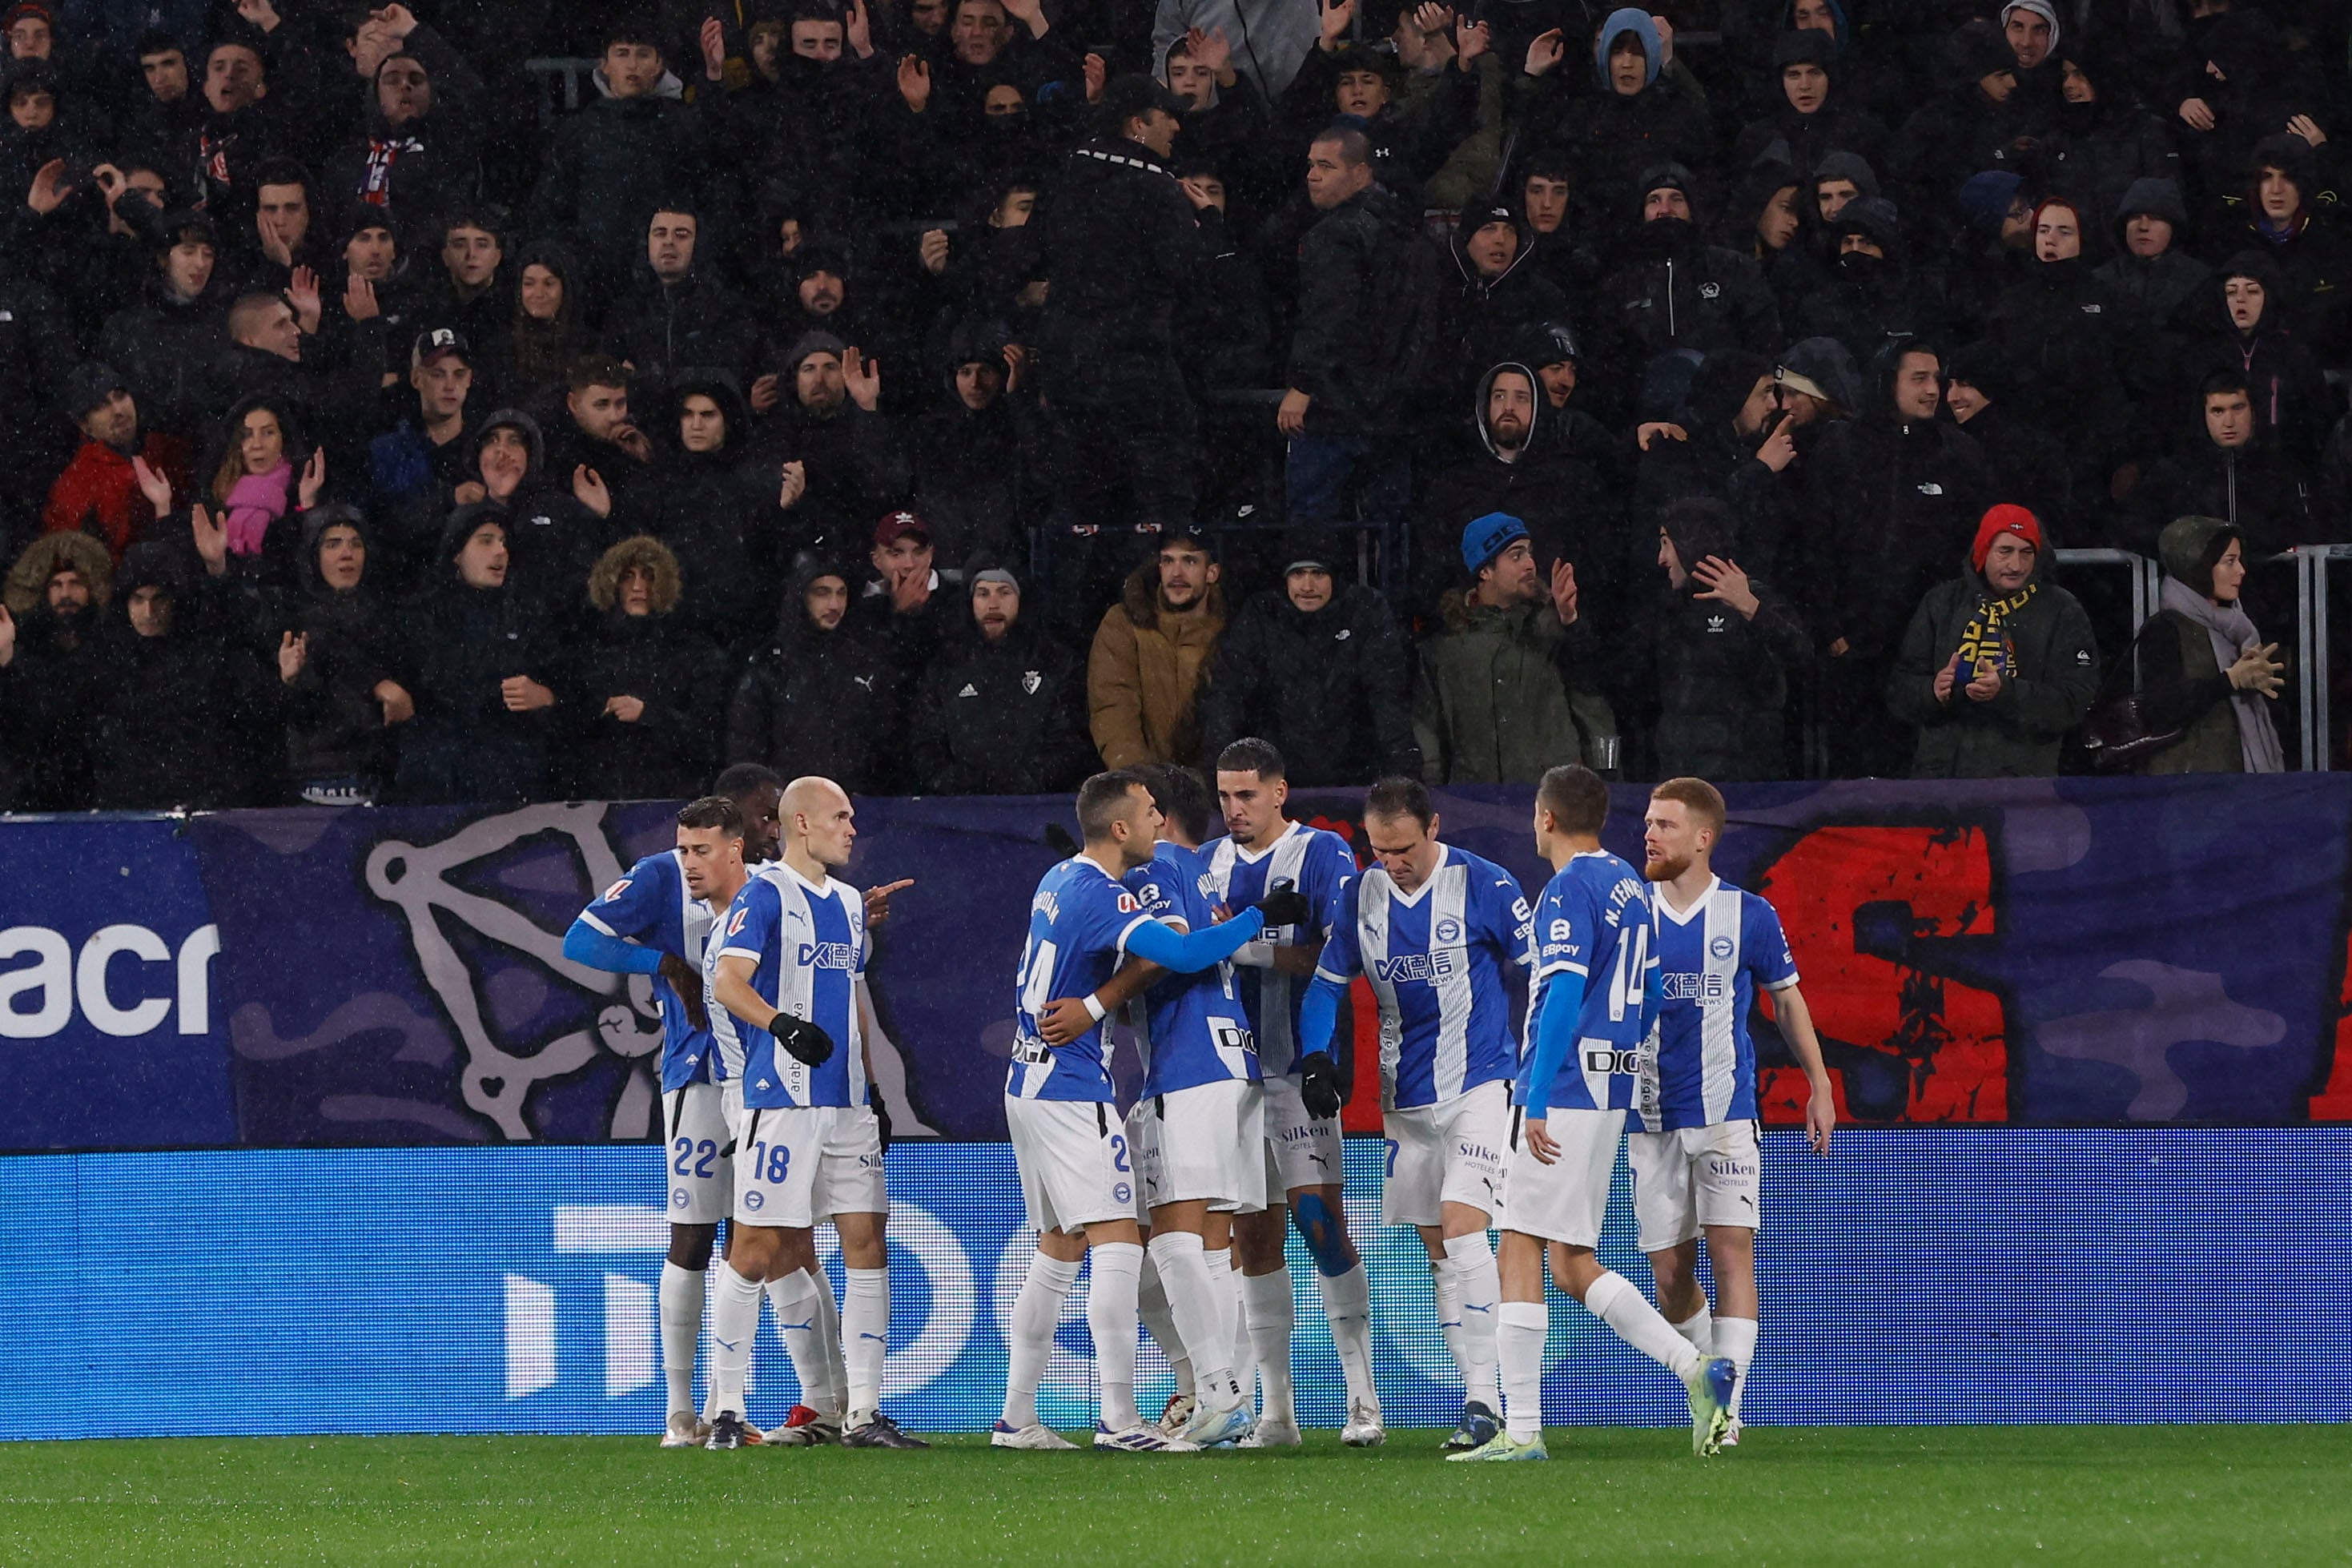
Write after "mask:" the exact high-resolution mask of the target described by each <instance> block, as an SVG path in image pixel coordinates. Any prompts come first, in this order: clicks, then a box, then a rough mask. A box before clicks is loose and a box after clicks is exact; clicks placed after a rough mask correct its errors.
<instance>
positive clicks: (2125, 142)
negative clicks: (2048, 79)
mask: <svg viewBox="0 0 2352 1568" xmlns="http://www.w3.org/2000/svg"><path fill="white" fill-rule="evenodd" d="M2051 58H2052V60H2053V62H2062V61H2063V63H2069V64H2072V65H2073V66H2074V68H2076V69H2077V70H2079V71H2081V72H2082V73H2083V76H2084V79H2086V80H2088V81H2089V82H2090V84H2091V87H2092V90H2093V91H2095V93H2097V94H2098V96H2097V97H2096V98H2095V99H2094V100H2092V101H2091V102H2089V103H2068V102H2065V101H2064V100H2063V99H2062V100H2060V101H2059V102H2058V104H2057V105H2056V110H2055V123H2054V125H2053V128H2052V130H2051V131H2050V132H2049V134H2048V136H2047V138H2046V139H2045V141H2044V142H2043V143H2042V146H2041V147H2040V148H2038V149H2037V156H2038V158H2039V160H2040V162H2041V164H2042V174H2043V182H2044V188H2046V189H2048V190H2050V191H2053V192H2055V193H2057V194H2058V195H2064V196H2071V197H2072V198H2074V200H2075V201H2076V202H2077V203H2079V204H2081V208H2080V210H2081V211H2082V213H2083V216H2084V221H2085V222H2090V223H2096V224H2098V225H2100V226H2102V227H2113V226H2115V225H2116V224H2117V223H2119V222H2121V221H2122V219H2123V218H2124V216H2126V213H2125V204H2126V202H2128V201H2129V200H2130V193H2131V191H2132V188H2133V187H2134V186H2135V185H2137V184H2139V183H2140V182H2141V181H2143V180H2168V181H2171V182H2172V183H2173V184H2174V185H2175V186H2176V188H2177V187H2178V185H2179V181H2180V179H2181V175H2182V172H2183V171H2182V168H2181V163H2180V153H2179V151H2178V150H2177V149H2176V148H2175V147H2174V145H2173V140H2172V132H2170V130H2168V128H2167V127H2166V124H2165V122H2164V121H2162V120H2159V119H2158V118H2157V117H2156V116H2155V115H2153V114H2150V113H2149V112H2148V111H2147V110H2146V109H2145V108H2143V107H2142V106H2141V104H2140V101H2139V96H2138V94H2137V93H2136V92H2134V91H2133V90H2132V86H2131V79H2130V78H2129V77H2127V76H2126V74H2125V72H2124V70H2123V68H2121V66H2120V65H2119V64H2116V63H2115V62H2113V61H2111V60H2110V59H2109V58H2107V56H2106V53H2105V51H2104V50H2102V49H2100V48H2098V47H2096V46H2095V45H2090V46H2085V45H2082V44H2077V43H2074V42H2069V43H2068V44H2067V45H2066V47H2064V49H2063V51H2061V50H2059V49H2055V48H2053V50H2052V51H2051ZM2021 90H2022V85H2021Z"/></svg>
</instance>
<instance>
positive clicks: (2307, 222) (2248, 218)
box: [2222, 133, 2352, 364]
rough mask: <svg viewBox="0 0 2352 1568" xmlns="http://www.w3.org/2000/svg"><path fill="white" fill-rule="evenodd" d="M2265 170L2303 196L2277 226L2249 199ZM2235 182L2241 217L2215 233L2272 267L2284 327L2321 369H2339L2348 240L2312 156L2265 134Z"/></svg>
mask: <svg viewBox="0 0 2352 1568" xmlns="http://www.w3.org/2000/svg"><path fill="white" fill-rule="evenodd" d="M2334 145H2335V143H2333V142H2330V143H2329V146H2330V147H2331V148H2332V147H2333V146H2334ZM2265 168H2273V169H2277V170H2279V171H2280V172H2282V173H2283V174H2285V175H2286V177H2287V178H2288V179H2289V180H2291V181H2293V182H2294V188H2295V190H2296V191H2297V192H2298V193H2299V194H2300V195H2301V196H2302V197H2303V201H2302V205H2300V207H2298V209H2297V210H2296V213H2295V216H2294V218H2293V219H2292V220H2290V222H2289V223H2288V224H2287V225H2286V226H2285V227H2284V228H2279V227H2274V226H2273V225H2272V224H2271V223H2270V221H2269V220H2268V218H2267V217H2266V216H2264V215H2263V210H2262V205H2261V203H2260V201H2259V200H2258V199H2257V198H2258V192H2257V190H2256V188H2255V186H2256V182H2257V179H2258V178H2259V176H2260V174H2261V173H2262V171H2263V169H2265ZM2242 178H2243V180H2244V188H2245V192H2246V195H2245V200H2244V202H2243V203H2242V209H2241V210H2242V214H2243V216H2242V217H2241V218H2240V219H2239V220H2238V222H2237V223H2236V224H2234V225H2232V226H2229V227H2225V228H2224V229H2223V230H2222V232H2224V233H2230V232H2235V233H2236V234H2237V236H2238V239H2237V241H2236V243H2237V244H2238V245H2239V246H2241V247H2243V248H2246V249H2251V250H2257V251H2261V252H2263V254H2265V255H2267V256H2269V257H2270V258H2271V259H2272V260H2273V262H2275V263H2276V264H2277V266H2278V269H2279V274H2280V277H2281V279H2282V280H2283V282H2284V286H2285V289H2286V299H2285V300H2284V301H2283V302H2284V305H2285V306H2286V316H2287V323H2288V325H2289V326H2291V327H2293V328H2294V331H2295V333H2296V335H2298V336H2299V337H2301V338H2303V339H2304V341H2305V342H2308V343H2309V344H2311V346H2312V349H2313V352H2315V353H2318V354H2319V355H2320V356H2321V358H2322V360H2323V361H2324V362H2325V363H2329V364H2336V363H2342V360H2343V357H2344V356H2345V354H2346V352H2347V347H2348V346H2352V309H2347V306H2346V305H2345V303H2344V298H2345V295H2346V294H2347V292H2352V242H2347V238H2346V235H2345V232H2344V229H2343V227H2342V226H2341V222H2340V220H2339V218H2338V216H2337V209H2338V206H2339V204H2338V203H2337V201H2336V196H2335V192H2334V189H2333V188H2332V184H2331V180H2330V175H2329V173H2328V171H2326V169H2324V168H2323V167H2322V162H2321V157H2320V154H2319V153H2317V152H2315V151H2314V150H2313V148H2312V146H2311V144H2310V143H2309V142H2305V140H2304V139H2303V138H2302V137H2300V136H2296V135H2294V134H2292V133H2288V134H2285V135H2278V136H2266V137H2264V138H2263V140H2262V141H2261V142H2257V143H2256V144H2255V147H2254V151H2253V153H2252V156H2251V157H2250V158H2249V159H2248V160H2247V163H2246V169H2245V173H2244V174H2243V176H2242Z"/></svg>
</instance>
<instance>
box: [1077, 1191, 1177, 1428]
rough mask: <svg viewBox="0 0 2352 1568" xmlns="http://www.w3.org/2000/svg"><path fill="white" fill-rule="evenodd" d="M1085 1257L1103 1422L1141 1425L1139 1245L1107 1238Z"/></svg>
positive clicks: (1089, 1321) (1115, 1425) (1112, 1425)
mask: <svg viewBox="0 0 2352 1568" xmlns="http://www.w3.org/2000/svg"><path fill="white" fill-rule="evenodd" d="M1157 1239H1158V1238H1157V1237H1155V1238H1154V1240H1155V1241H1156V1240H1157ZM1193 1239H1194V1240H1195V1242H1197V1241H1198V1240H1199V1238H1198V1237H1194V1238H1193ZM1087 1258H1090V1259H1092V1260H1093V1263H1094V1282H1093V1284H1092V1285H1091V1286H1090V1287H1089V1288H1088V1289H1087V1328H1089V1329H1091V1330H1093V1331H1094V1336H1095V1366H1096V1369H1097V1372H1098V1373H1099V1374H1100V1376H1101V1378H1102V1424H1103V1425H1104V1426H1108V1427H1109V1428H1110V1429H1111V1430H1112V1431H1114V1432H1124V1431H1126V1430H1127V1429H1128V1428H1129V1427H1130V1426H1142V1425H1143V1417H1142V1416H1141V1415H1138V1414H1137V1413H1136V1408H1135V1330H1136V1323H1137V1318H1136V1310H1135V1290H1136V1285H1137V1282H1138V1280H1139V1278H1140V1277H1141V1275H1142V1273H1143V1248H1142V1247H1139V1246H1138V1245H1137V1244H1136V1243H1134V1242H1132V1241H1106V1242H1103V1243H1100V1244H1099V1245H1097V1246H1094V1247H1087ZM1171 1305H1173V1303H1172V1302H1171ZM1178 1321H1179V1322H1180V1323H1181V1321H1182V1318H1181V1315H1180V1316H1179V1318H1178ZM1180 1332H1181V1330H1180Z"/></svg>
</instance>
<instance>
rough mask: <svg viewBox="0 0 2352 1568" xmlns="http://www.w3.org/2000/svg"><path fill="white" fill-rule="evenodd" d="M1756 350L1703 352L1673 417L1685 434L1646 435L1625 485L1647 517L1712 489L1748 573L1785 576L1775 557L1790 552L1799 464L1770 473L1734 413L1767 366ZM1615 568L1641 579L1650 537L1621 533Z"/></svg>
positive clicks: (1759, 440) (1801, 475) (1802, 469)
mask: <svg viewBox="0 0 2352 1568" xmlns="http://www.w3.org/2000/svg"><path fill="white" fill-rule="evenodd" d="M1772 369H1773V362H1772V361H1771V360H1769V359H1768V358H1766V357H1765V356H1764V355H1762V354H1751V353H1720V354H1713V355H1710V356H1709V357H1708V359H1707V362H1706V364H1704V365H1702V366H1701V367H1700V368H1699V373H1698V374H1697V375H1696V377H1695V378H1693V380H1692V383H1691V390H1690V395H1689V398H1688V400H1687V404H1686V413H1685V416H1684V418H1683V420H1682V421H1681V426H1682V429H1683V431H1684V434H1685V437H1687V439H1685V440H1681V441H1677V440H1675V439H1674V438H1673V437H1670V436H1665V435H1663V434H1661V435H1657V436H1654V437H1653V438H1652V439H1651V442H1650V447H1649V450H1647V451H1645V452H1643V454H1642V457H1641V464H1640V467H1639V468H1638V469H1637V470H1636V474H1635V479H1634V492H1633V515H1634V516H1636V517H1655V516H1657V515H1658V513H1659V511H1660V510H1661V509H1663V508H1664V506H1665V505H1666V504H1667V503H1668V502H1670V501H1675V500H1681V499H1683V498H1685V497H1687V496H1713V497H1715V498H1716V499H1717V500H1721V501H1722V502H1724V504H1725V505H1727V506H1728V507H1729V508H1730V509H1731V514H1732V516H1733V518H1734V519H1735V520H1736V521H1737V522H1738V536H1737V539H1736V549H1737V552H1738V553H1737V555H1736V557H1735V559H1737V560H1738V563H1740V565H1742V566H1743V567H1745V568H1747V570H1748V572H1749V573H1751V574H1754V575H1756V576H1759V577H1765V578H1768V579H1770V578H1779V579H1781V580H1785V579H1786V578H1787V575H1788V574H1786V573H1783V572H1781V570H1780V565H1781V563H1784V562H1785V563H1789V564H1790V565H1791V566H1793V565H1794V564H1795V563H1796V562H1797V560H1798V553H1797V552H1798V536H1797V534H1798V516H1799V511H1800V505H1801V501H1802V500H1803V498H1804V491H1805V478H1806V468H1807V466H1806V465H1805V464H1804V463H1802V462H1792V463H1790V464H1789V465H1788V466H1787V467H1786V468H1782V469H1781V470H1780V472H1778V473H1775V472H1773V470H1772V469H1771V468H1770V467H1769V466H1768V465H1767V464H1765V463H1764V462H1763V461H1762V459H1760V458H1759V457H1758V456H1757V453H1758V451H1759V448H1761V447H1762V446H1763V444H1764V437H1763V434H1762V432H1761V431H1759V432H1758V433H1756V434H1754V435H1750V436H1743V435H1741V434H1740V433H1739V431H1738V426H1737V425H1736V423H1735V421H1736V419H1737V416H1738V413H1739V410H1740V408H1741V406H1742V405H1744V404H1746V403H1747V401H1748V395H1749V394H1750V393H1751V392H1753V391H1754V389H1755V386H1756V383H1757V381H1758V379H1759V377H1762V376H1767V375H1769V374H1772ZM1627 545H1628V547H1629V548H1628V552H1627V555H1626V558H1625V562H1624V565H1623V567H1622V572H1623V574H1624V576H1625V580H1626V581H1628V582H1643V581H1646V579H1647V574H1648V573H1650V572H1651V571H1652V570H1654V566H1653V564H1652V563H1654V561H1655V560H1656V559H1657V541H1656V540H1655V539H1645V538H1643V537H1641V536H1640V534H1639V533H1638V532H1634V533H1630V534H1629V535H1628V538H1627Z"/></svg>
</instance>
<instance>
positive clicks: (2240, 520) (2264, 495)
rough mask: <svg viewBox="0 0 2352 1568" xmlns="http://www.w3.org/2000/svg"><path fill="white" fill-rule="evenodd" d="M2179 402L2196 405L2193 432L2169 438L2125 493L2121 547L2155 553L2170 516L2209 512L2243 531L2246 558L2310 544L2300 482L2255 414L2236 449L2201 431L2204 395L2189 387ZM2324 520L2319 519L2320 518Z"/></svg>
mask: <svg viewBox="0 0 2352 1568" xmlns="http://www.w3.org/2000/svg"><path fill="white" fill-rule="evenodd" d="M2183 401H2185V402H2186V403H2187V404H2188V405H2189V407H2191V408H2192V409H2197V410H2199V411H2200V412H2198V413H2197V414H2196V415H2195V416H2194V417H2195V418H2196V419H2197V420H2198V430H2197V434H2196V436H2195V437H2192V438H2188V439H2180V440H2176V441H2175V442H2174V443H2173V444H2172V446H2171V449H2170V451H2169V452H2168V454H2167V456H2166V457H2165V458H2164V459H2163V460H2162V461H2161V462H2159V463H2158V464H2157V466H2156V468H2154V469H2153V470H2152V471H2150V472H2149V474H2148V475H2147V478H2145V479H2141V480H2140V482H2139V485H2138V487H2137V489H2134V490H2133V491H2132V494H2131V500H2130V502H2129V506H2128V510H2127V514H2126V521H2125V523H2124V527H2123V537H2122V538H2121V539H2120V540H2119V541H2118V542H2119V543H2121V544H2122V545H2123V547H2124V548H2125V549H2126V550H2136V551H2137V552H2139V553H2141V554H2143V555H2150V556H2152V555H2155V554H2156V553H2157V552H2158V551H2157V542H2158V538H2159V537H2160V536H2161V535H2162V533H2163V531H2164V528H2165V525H2166V524H2168V523H2169V522H2170V521H2172V520H2173V519H2174V518H2177V517H2216V518H2220V519H2221V521H2223V522H2226V523H2230V524H2231V525H2232V526H2234V527H2235V528H2236V529H2237V530H2238V531H2239V532H2241V533H2242V534H2243V535H2244V536H2245V540H2246V559H2247V561H2248V562H2249V563H2252V562H2257V561H2261V560H2263V558H2265V557H2267V556H2272V555H2276V554H2278V553H2279V552H2281V551H2284V550H2285V549H2287V548H2289V547H2290V546H2293V545H2296V544H2307V543H2311V542H2314V540H2313V535H2314V533H2315V531H2316V530H2315V528H2314V527H2313V524H2312V521H2311V519H2310V516H2309V513H2308V510H2307V508H2306V500H2305V489H2304V484H2303V481H2302V480H2301V479H2299V478H2298V477H2297V476H2296V475H2295V474H2294V471H2293V470H2292V469H2291V468H2289V467H2288V466H2287V464H2286V462H2285V460H2284V458H2283V457H2282V456H2281V455H2280V452H2279V449H2278V447H2277V444H2276V443H2275V442H2273V441H2272V440H2270V439H2268V438H2267V437H2265V436H2264V434H2263V428H2262V423H2261V421H2260V419H2259V418H2258V419H2257V420H2256V421H2255V425H2254V433H2253V438H2252V440H2250V441H2248V442H2247V443H2246V444H2245V445H2244V446H2242V447H2221V446H2216V445H2215V444H2214V443H2213V441H2212V438H2211V437H2209V436H2208V435H2207V434H2206V433H2205V430H2204V423H2203V418H2204V416H2203V414H2202V412H2201V411H2202V408H2203V405H2204V399H2203V397H2202V396H2201V395H2199V394H2198V392H2197V389H2196V388H2194V387H2189V388H2186V389H2185V390H2184V396H2183ZM2323 526H2324V522H2323Z"/></svg>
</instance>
